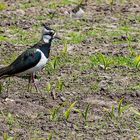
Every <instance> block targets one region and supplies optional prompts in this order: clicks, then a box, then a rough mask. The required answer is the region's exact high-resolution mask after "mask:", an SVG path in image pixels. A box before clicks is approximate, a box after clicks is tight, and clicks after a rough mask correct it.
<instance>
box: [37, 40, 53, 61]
mask: <svg viewBox="0 0 140 140" xmlns="http://www.w3.org/2000/svg"><path fill="white" fill-rule="evenodd" d="M39 49H40V50H41V51H42V52H43V53H44V55H45V56H46V58H48V57H49V54H50V49H51V42H49V43H45V44H43V45H42V46H40V48H39Z"/></svg>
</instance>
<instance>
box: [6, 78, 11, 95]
mask: <svg viewBox="0 0 140 140" xmlns="http://www.w3.org/2000/svg"><path fill="white" fill-rule="evenodd" d="M9 85H10V77H9V78H8V81H7V88H6V92H7V93H8V92H9Z"/></svg>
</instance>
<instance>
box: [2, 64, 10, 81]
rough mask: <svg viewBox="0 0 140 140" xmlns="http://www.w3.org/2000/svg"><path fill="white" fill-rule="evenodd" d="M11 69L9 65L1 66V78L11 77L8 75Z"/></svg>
mask: <svg viewBox="0 0 140 140" xmlns="http://www.w3.org/2000/svg"><path fill="white" fill-rule="evenodd" d="M9 70H10V69H9V66H7V67H3V68H0V79H2V78H5V77H9V75H8V73H9Z"/></svg>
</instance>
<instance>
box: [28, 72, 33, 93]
mask: <svg viewBox="0 0 140 140" xmlns="http://www.w3.org/2000/svg"><path fill="white" fill-rule="evenodd" d="M31 79H32V75H30V76H29V82H28V92H30V91H31Z"/></svg>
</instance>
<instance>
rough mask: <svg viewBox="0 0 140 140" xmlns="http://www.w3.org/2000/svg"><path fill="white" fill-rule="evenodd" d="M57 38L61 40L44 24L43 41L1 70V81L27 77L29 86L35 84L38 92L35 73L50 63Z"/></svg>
mask: <svg viewBox="0 0 140 140" xmlns="http://www.w3.org/2000/svg"><path fill="white" fill-rule="evenodd" d="M55 38H56V39H60V38H59V37H57V36H56V32H55V30H53V29H51V28H50V27H48V26H47V25H45V24H43V31H42V37H41V40H40V41H39V42H38V43H37V44H35V45H33V46H31V47H30V48H28V49H27V50H26V51H24V52H23V53H22V54H21V55H19V56H18V57H17V58H16V60H15V61H14V62H13V63H11V64H10V65H8V66H6V67H3V68H1V69H0V79H2V78H6V77H11V76H18V77H22V76H25V75H26V76H27V77H28V78H29V85H30V84H31V83H33V84H34V86H35V88H36V90H37V91H38V88H37V86H36V84H35V80H34V77H35V73H36V72H37V71H39V70H41V69H43V68H44V66H45V65H46V63H47V62H48V58H49V53H50V49H51V43H52V40H53V39H55ZM29 85H28V90H29Z"/></svg>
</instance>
